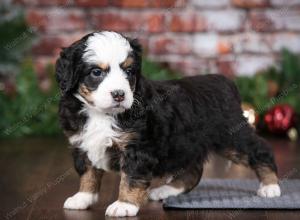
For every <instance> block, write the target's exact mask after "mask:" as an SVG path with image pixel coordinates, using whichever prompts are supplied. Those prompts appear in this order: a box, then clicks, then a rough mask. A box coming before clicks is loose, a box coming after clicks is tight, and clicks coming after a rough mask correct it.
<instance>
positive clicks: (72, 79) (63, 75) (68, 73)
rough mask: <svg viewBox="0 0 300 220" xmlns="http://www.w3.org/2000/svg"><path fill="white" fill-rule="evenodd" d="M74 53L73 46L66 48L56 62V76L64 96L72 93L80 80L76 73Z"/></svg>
mask: <svg viewBox="0 0 300 220" xmlns="http://www.w3.org/2000/svg"><path fill="white" fill-rule="evenodd" d="M73 53H74V49H73V48H72V46H71V47H69V48H64V49H63V50H62V51H61V53H60V57H59V58H58V60H57V61H56V66H55V75H56V80H57V82H58V86H59V88H60V90H61V92H62V94H66V93H67V92H69V91H71V90H72V88H74V86H75V84H76V82H77V80H78V76H77V75H78V74H76V73H75V66H74V62H73V59H74V57H73Z"/></svg>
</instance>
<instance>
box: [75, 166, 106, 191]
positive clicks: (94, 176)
mask: <svg viewBox="0 0 300 220" xmlns="http://www.w3.org/2000/svg"><path fill="white" fill-rule="evenodd" d="M102 176H103V171H102V170H97V169H95V168H93V167H91V166H88V168H87V171H86V172H85V173H84V174H83V175H82V176H81V177H80V187H79V192H90V193H98V192H99V190H100V186H101V179H102Z"/></svg>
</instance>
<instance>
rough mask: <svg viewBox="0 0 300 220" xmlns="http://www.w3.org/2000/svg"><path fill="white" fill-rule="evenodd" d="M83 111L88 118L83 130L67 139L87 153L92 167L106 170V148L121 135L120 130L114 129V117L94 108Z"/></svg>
mask: <svg viewBox="0 0 300 220" xmlns="http://www.w3.org/2000/svg"><path fill="white" fill-rule="evenodd" d="M85 113H86V114H87V115H88V119H87V122H86V124H85V126H84V128H83V130H82V131H81V132H80V133H79V134H76V135H73V136H71V137H70V138H69V141H70V143H71V144H75V143H77V144H79V148H80V149H81V150H82V151H84V152H86V153H87V156H88V158H89V160H90V161H91V163H92V165H93V166H94V167H96V168H98V169H104V170H108V157H107V155H106V153H105V152H106V149H107V148H108V147H111V146H112V144H113V141H114V140H116V141H117V140H118V139H119V137H120V136H121V134H120V132H118V131H116V128H117V126H116V124H115V119H114V118H113V116H110V115H106V114H103V113H99V112H96V111H94V110H86V111H85ZM114 128H115V129H114Z"/></svg>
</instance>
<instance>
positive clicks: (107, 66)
mask: <svg viewBox="0 0 300 220" xmlns="http://www.w3.org/2000/svg"><path fill="white" fill-rule="evenodd" d="M98 66H99V67H100V69H102V70H108V69H109V65H108V64H107V63H99V64H98Z"/></svg>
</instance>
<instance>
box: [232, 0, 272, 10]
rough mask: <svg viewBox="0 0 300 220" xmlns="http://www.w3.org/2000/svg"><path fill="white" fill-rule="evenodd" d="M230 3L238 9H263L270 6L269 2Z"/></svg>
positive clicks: (256, 0) (239, 0)
mask: <svg viewBox="0 0 300 220" xmlns="http://www.w3.org/2000/svg"><path fill="white" fill-rule="evenodd" d="M231 2H232V4H233V5H234V6H236V7H239V8H265V7H268V6H269V5H270V3H269V0H232V1H231Z"/></svg>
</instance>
